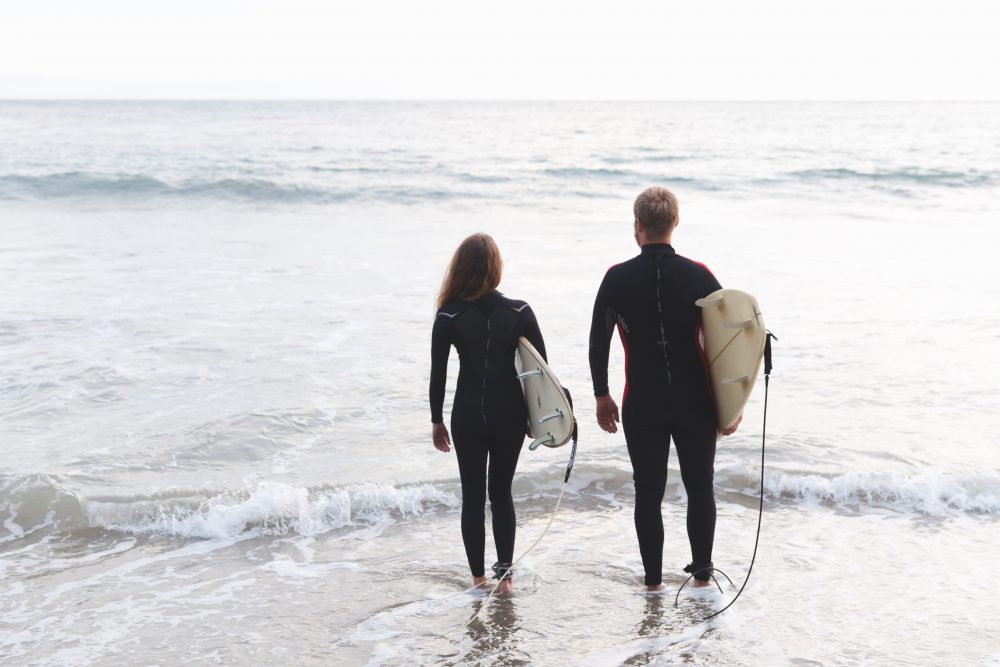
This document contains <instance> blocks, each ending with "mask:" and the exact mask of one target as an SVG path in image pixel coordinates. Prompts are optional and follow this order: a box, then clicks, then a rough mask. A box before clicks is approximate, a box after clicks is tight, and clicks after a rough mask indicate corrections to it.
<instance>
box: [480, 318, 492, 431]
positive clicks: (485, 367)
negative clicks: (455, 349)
mask: <svg viewBox="0 0 1000 667" xmlns="http://www.w3.org/2000/svg"><path fill="white" fill-rule="evenodd" d="M490 330H491V327H490V318H488V317H487V318H486V354H485V355H484V356H485V359H484V361H483V395H482V406H483V425H484V426H486V375H487V374H488V373H489V371H490V336H491V333H490Z"/></svg>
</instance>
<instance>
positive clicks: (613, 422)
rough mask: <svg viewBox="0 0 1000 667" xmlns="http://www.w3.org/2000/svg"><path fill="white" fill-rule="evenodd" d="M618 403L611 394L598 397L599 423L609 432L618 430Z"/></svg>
mask: <svg viewBox="0 0 1000 667" xmlns="http://www.w3.org/2000/svg"><path fill="white" fill-rule="evenodd" d="M619 421H621V420H620V419H619V418H618V405H616V404H615V399H613V398H611V394H608V395H606V396H598V397H597V425H598V426H600V427H601V429H602V430H605V431H607V432H608V433H617V432H618V422H619Z"/></svg>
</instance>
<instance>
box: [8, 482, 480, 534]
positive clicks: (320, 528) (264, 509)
mask: <svg viewBox="0 0 1000 667" xmlns="http://www.w3.org/2000/svg"><path fill="white" fill-rule="evenodd" d="M456 491H457V485H456V486H454V488H453V487H452V486H450V485H443V486H442V485H434V484H417V485H412V486H399V487H395V486H390V485H386V484H375V483H366V484H355V485H348V486H343V487H330V488H327V487H323V488H314V489H310V488H306V487H301V486H293V485H290V484H284V483H279V482H260V483H259V484H257V485H256V486H253V487H248V488H244V489H234V490H228V491H223V492H211V491H205V490H175V491H168V492H164V493H160V494H154V495H150V496H123V497H107V496H105V497H83V498H81V497H79V496H77V495H76V494H74V493H72V492H71V491H68V490H67V489H66V488H65V486H64V484H63V483H62V482H61V481H60V480H58V479H57V478H55V477H53V476H49V475H31V476H28V477H24V478H17V479H14V480H7V482H5V483H4V484H2V485H0V524H2V525H3V527H4V528H5V529H6V532H7V536H6V537H7V538H11V537H13V538H17V537H20V536H22V535H24V534H26V533H29V532H32V531H33V530H37V529H39V528H46V527H51V528H53V529H55V530H58V531H60V532H67V531H71V530H78V529H82V528H100V529H104V530H114V531H120V532H125V533H130V534H135V535H173V536H177V537H185V538H222V537H234V536H238V535H240V534H243V533H246V532H250V531H255V532H258V533H260V534H269V535H284V534H287V533H293V532H294V533H297V534H300V535H317V534H320V533H325V532H329V531H331V530H337V529H341V528H369V527H373V526H379V525H381V524H384V523H385V522H389V521H392V520H393V519H395V518H399V517H406V516H411V515H418V514H422V513H424V512H425V511H430V510H432V509H433V508H435V507H446V508H452V509H454V508H456V507H459V506H460V504H461V501H460V500H459V498H458V496H457V495H456ZM3 540H4V538H3V536H2V535H0V541H3Z"/></svg>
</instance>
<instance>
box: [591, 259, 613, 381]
mask: <svg viewBox="0 0 1000 667" xmlns="http://www.w3.org/2000/svg"><path fill="white" fill-rule="evenodd" d="M610 297H611V285H610V280H609V277H608V274H605V276H604V280H603V281H602V282H601V287H600V288H599V289H598V290H597V298H596V299H595V300H594V316H593V318H592V319H591V321H590V377H591V378H592V379H593V382H594V396H607V395H608V355H609V354H610V353H611V331H612V330H613V329H614V326H615V322H616V321H617V320H618V315H617V314H616V313H615V311H614V309H613V308H612V307H611V303H610Z"/></svg>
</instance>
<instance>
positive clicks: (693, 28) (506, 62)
mask: <svg viewBox="0 0 1000 667" xmlns="http://www.w3.org/2000/svg"><path fill="white" fill-rule="evenodd" d="M0 98H102V99H104V98H173V99H177V98H185V99H187V98H213V99H216V98H257V99H264V98H296V99H313V98H317V99H327V98H330V99H398V98H406V99H441V98H445V99H678V100H692V99H697V100H711V99H727V100H728V99H739V100H743V99H747V100H752V99H806V100H814V99H829V100H836V99H875V100H899V99H921V100H939V99H959V100H970V99H988V100H1000V2H996V1H994V0H882V1H880V0H739V1H738V0H719V1H714V2H713V1H699V0H685V1H684V2H676V1H673V0H660V1H655V0H618V1H617V2H596V1H593V2H586V0H577V1H575V2H569V1H566V0H551V1H547V0H532V1H522V0H504V1H503V2H493V3H486V2H477V1H476V0H365V1H363V2H345V1H342V0H157V1H156V2H153V1H151V0H26V1H24V2H12V1H9V0H0Z"/></svg>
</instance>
